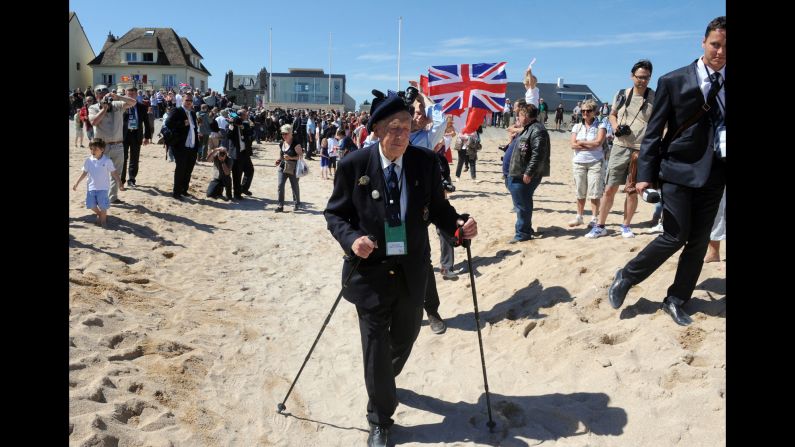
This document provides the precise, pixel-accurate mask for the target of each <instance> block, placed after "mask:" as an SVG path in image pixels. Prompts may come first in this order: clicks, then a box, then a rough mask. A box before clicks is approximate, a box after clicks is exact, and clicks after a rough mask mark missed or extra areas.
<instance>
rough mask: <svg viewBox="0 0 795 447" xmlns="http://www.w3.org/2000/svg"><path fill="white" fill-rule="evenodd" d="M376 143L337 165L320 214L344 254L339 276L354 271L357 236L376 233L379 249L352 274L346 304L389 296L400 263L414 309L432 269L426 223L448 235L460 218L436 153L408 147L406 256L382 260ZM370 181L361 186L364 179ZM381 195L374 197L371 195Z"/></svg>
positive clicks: (380, 172)
mask: <svg viewBox="0 0 795 447" xmlns="http://www.w3.org/2000/svg"><path fill="white" fill-rule="evenodd" d="M379 151H380V148H379V145H378V144H375V145H373V146H371V147H369V148H367V149H359V150H356V151H353V152H351V153H350V154H348V155H347V156H345V158H343V159H342V161H341V162H340V164H339V167H338V168H337V173H336V175H335V176H334V191H333V192H332V193H331V197H330V198H329V201H328V205H326V209H325V211H324V212H323V215H324V216H325V217H326V222H327V224H328V229H329V231H331V234H332V235H333V236H334V238H335V239H336V240H337V242H339V244H340V246H341V247H342V249H343V250H344V251H345V253H346V254H348V255H350V259H348V258H347V257H346V261H345V262H344V263H343V267H342V278H345V277H346V276H347V275H348V273H349V272H350V271H351V268H353V264H354V262H355V261H354V260H353V259H355V258H354V257H353V255H352V252H351V246H352V245H353V241H355V240H356V239H358V238H359V237H360V236H366V235H368V234H372V235H374V236H375V237H376V238H377V239H378V248H377V249H375V250H374V251H373V252H372V253H371V254H370V256H368V257H367V259H363V260H362V261H361V264H360V265H359V268H358V269H357V271H356V272H355V273H353V275H352V276H351V279H350V282H349V283H348V286H347V287H345V289H344V290H343V293H342V295H343V296H344V297H345V299H346V300H348V301H350V302H352V303H354V304H356V305H358V306H362V307H364V308H373V307H375V306H377V305H378V304H379V303H380V302H381V297H383V296H388V295H389V294H390V293H391V292H392V291H391V290H387V289H388V287H387V283H388V281H386V278H387V275H388V274H389V273H388V272H389V270H391V269H394V268H395V265H396V264H400V265H401V266H402V268H403V271H404V273H405V275H406V279H407V282H408V288H409V295H410V299H411V300H412V301H413V302H414V303H416V304H417V305H418V306H419V305H422V302H423V299H424V298H425V284H426V280H427V277H428V266H429V265H430V262H431V258H430V246H429V243H428V229H427V228H428V225H429V224H430V223H434V224H436V226H437V227H438V228H439V229H441V230H442V231H443V232H445V233H448V234H449V235H452V234H453V233H454V232H455V229H456V220H457V219H458V218H459V217H460V216H459V215H458V213H456V211H455V209H454V208H453V207H452V206H451V205H450V202H448V201H447V199H445V198H444V193H443V189H442V182H441V180H442V176H441V172H440V170H439V162H438V161H437V159H436V155H435V154H434V153H433V152H431V151H430V150H428V149H425V148H420V147H416V146H409V147H408V148H407V149H406V152H405V153H404V154H403V169H404V174H403V175H404V176H405V187H406V188H407V193H408V196H407V205H406V208H407V209H406V219H405V222H404V224H405V225H406V238H407V243H408V248H407V250H408V254H406V255H403V256H390V257H387V256H386V241H385V236H384V222H385V221H386V217H385V215H386V210H385V207H384V198H385V197H386V186H385V181H384V172H383V169H382V168H381V159H380V156H379ZM365 175H366V176H367V177H369V181H368V182H367V184H366V185H362V184H361V183H362V182H360V179H361V178H362V176H365ZM374 190H377V191H378V192H379V194H380V197H379V198H378V199H373V197H372V191H374Z"/></svg>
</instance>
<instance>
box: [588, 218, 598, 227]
mask: <svg viewBox="0 0 795 447" xmlns="http://www.w3.org/2000/svg"><path fill="white" fill-rule="evenodd" d="M598 223H599V219H598V218H597V217H596V216H594V217H592V218H591V221H590V222H588V226H589V227H591V228H593V227H595V226H596V225H597V224H598Z"/></svg>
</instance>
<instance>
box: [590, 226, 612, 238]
mask: <svg viewBox="0 0 795 447" xmlns="http://www.w3.org/2000/svg"><path fill="white" fill-rule="evenodd" d="M602 236H607V229H605V228H603V227H600V226H599V225H594V226H593V228H591V231H589V232H588V234H586V235H585V237H587V238H588V239H596V238H598V237H602Z"/></svg>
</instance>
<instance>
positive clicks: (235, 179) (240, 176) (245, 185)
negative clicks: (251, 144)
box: [232, 151, 254, 198]
mask: <svg viewBox="0 0 795 447" xmlns="http://www.w3.org/2000/svg"><path fill="white" fill-rule="evenodd" d="M253 178H254V164H253V163H252V162H251V153H249V152H248V151H242V152H240V153H239V154H238V156H237V159H235V160H234V163H232V189H233V192H234V194H235V197H238V198H239V197H240V196H241V194H243V193H244V192H246V191H248V189H249V188H250V187H251V181H252V180H253Z"/></svg>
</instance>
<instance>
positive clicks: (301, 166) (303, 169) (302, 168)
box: [295, 158, 309, 178]
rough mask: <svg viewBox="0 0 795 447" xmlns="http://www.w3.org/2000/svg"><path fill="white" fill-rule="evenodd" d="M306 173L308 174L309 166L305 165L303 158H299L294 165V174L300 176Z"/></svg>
mask: <svg viewBox="0 0 795 447" xmlns="http://www.w3.org/2000/svg"><path fill="white" fill-rule="evenodd" d="M307 174H309V166H307V164H306V162H305V161H304V159H303V158H299V159H298V161H297V163H296V165H295V176H296V177H298V178H301V177H303V176H305V175H307Z"/></svg>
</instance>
